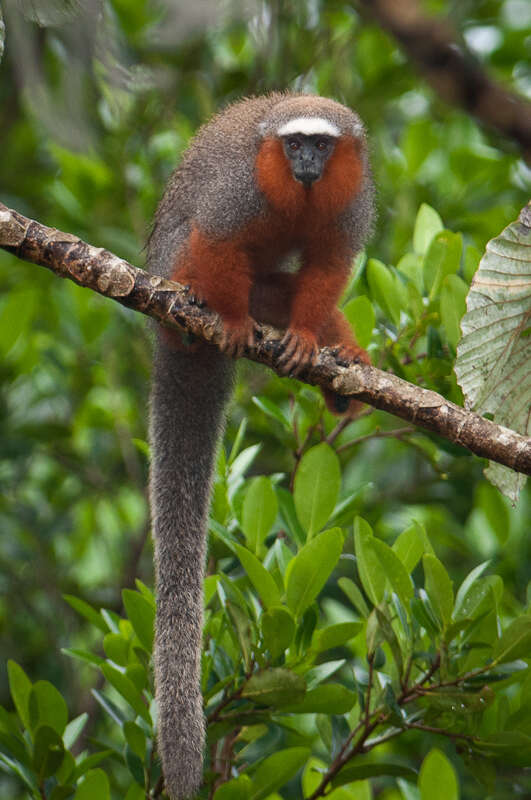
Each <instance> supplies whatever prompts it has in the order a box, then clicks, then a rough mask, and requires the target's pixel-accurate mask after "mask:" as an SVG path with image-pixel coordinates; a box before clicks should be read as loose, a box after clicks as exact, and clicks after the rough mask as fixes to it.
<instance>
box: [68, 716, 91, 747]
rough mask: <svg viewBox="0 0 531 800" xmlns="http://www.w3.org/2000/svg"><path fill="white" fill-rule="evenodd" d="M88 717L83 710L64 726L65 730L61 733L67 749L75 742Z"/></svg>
mask: <svg viewBox="0 0 531 800" xmlns="http://www.w3.org/2000/svg"><path fill="white" fill-rule="evenodd" d="M88 718H89V717H88V714H87V713H86V711H84V712H83V714H80V715H79V716H78V717H76V718H75V719H73V720H72V721H71V722H69V723H68V725H67V726H66V728H65V732H64V733H63V742H64V745H65V747H66V748H67V749H68V750H70V748H71V747H72V745H73V744H75V742H77V740H78V738H79V736H80V735H81V733H82V731H83V728H84V727H85V725H86V724H87V721H88Z"/></svg>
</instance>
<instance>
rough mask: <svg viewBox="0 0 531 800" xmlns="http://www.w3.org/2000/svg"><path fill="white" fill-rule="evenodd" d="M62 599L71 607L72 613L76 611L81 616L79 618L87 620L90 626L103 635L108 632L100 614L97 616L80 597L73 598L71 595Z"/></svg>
mask: <svg viewBox="0 0 531 800" xmlns="http://www.w3.org/2000/svg"><path fill="white" fill-rule="evenodd" d="M63 598H64V599H65V600H66V602H67V603H68V605H70V606H72V608H73V609H74V611H77V613H78V614H81V616H82V617H84V618H85V619H87V620H88V621H89V622H90V623H91V624H92V625H95V626H96V628H99V629H100V631H103V632H104V633H107V632H108V630H109V628H108V627H107V625H106V624H105V621H104V620H103V618H102V616H101V614H99V613H98V612H97V611H96V609H95V608H93V607H92V606H91V605H89V604H88V603H86V602H85V601H84V600H81V598H80V597H74V596H73V595H71V594H64V595H63Z"/></svg>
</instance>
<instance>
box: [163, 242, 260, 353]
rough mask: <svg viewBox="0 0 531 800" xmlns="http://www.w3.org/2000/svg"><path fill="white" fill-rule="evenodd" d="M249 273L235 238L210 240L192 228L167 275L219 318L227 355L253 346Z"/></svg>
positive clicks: (239, 244) (222, 345) (249, 268)
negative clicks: (182, 285) (186, 288)
mask: <svg viewBox="0 0 531 800" xmlns="http://www.w3.org/2000/svg"><path fill="white" fill-rule="evenodd" d="M250 270H251V267H250V263H249V258H248V256H247V254H246V252H245V250H244V249H243V247H242V246H241V243H240V241H239V239H238V238H237V237H234V238H226V239H221V238H219V237H212V236H208V235H206V234H205V233H203V232H202V231H201V230H199V228H198V227H194V228H193V229H192V233H191V235H190V239H189V242H188V245H187V247H186V248H184V250H183V252H182V254H180V255H179V256H178V258H177V260H176V264H175V268H174V270H173V273H172V276H171V277H172V278H173V279H174V280H176V281H179V282H180V283H184V284H187V285H189V286H190V288H191V290H192V292H193V294H194V295H195V296H196V298H197V299H198V300H200V301H203V302H205V303H206V304H207V305H208V306H209V307H210V308H212V309H213V310H214V311H217V313H218V314H219V315H220V316H221V318H222V319H223V327H224V335H223V339H222V342H221V345H220V346H221V348H222V350H223V351H224V352H225V353H227V355H231V356H241V355H242V353H243V348H244V347H245V345H249V346H251V345H252V344H253V338H254V323H253V320H252V319H251V317H250V316H249V293H250V290H251V275H250Z"/></svg>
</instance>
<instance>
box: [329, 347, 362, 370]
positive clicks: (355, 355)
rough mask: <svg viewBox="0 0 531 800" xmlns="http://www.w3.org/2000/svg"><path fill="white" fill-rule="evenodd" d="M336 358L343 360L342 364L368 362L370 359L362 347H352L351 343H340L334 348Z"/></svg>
mask: <svg viewBox="0 0 531 800" xmlns="http://www.w3.org/2000/svg"><path fill="white" fill-rule="evenodd" d="M334 355H335V357H336V359H337V360H338V361H340V362H343V364H344V366H348V365H349V364H370V363H371V359H370V358H369V354H368V353H367V351H366V350H363V348H362V347H353V346H352V345H340V346H339V347H336V348H335V349H334Z"/></svg>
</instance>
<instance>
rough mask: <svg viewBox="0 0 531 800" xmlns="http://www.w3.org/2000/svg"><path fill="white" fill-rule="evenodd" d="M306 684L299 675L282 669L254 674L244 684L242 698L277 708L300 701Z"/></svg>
mask: <svg viewBox="0 0 531 800" xmlns="http://www.w3.org/2000/svg"><path fill="white" fill-rule="evenodd" d="M305 693H306V682H305V680H304V678H303V677H302V676H301V675H297V673H296V672H292V671H291V670H289V669H285V668H283V667H277V668H275V669H265V670H262V671H261V672H256V673H255V674H254V675H253V676H252V677H251V678H249V680H248V681H247V683H246V684H245V686H244V687H243V691H242V697H247V698H248V699H249V700H253V702H255V703H258V704H259V705H264V706H279V705H286V703H291V702H295V701H296V700H297V698H300V699H302V698H303V697H304V695H305Z"/></svg>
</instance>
